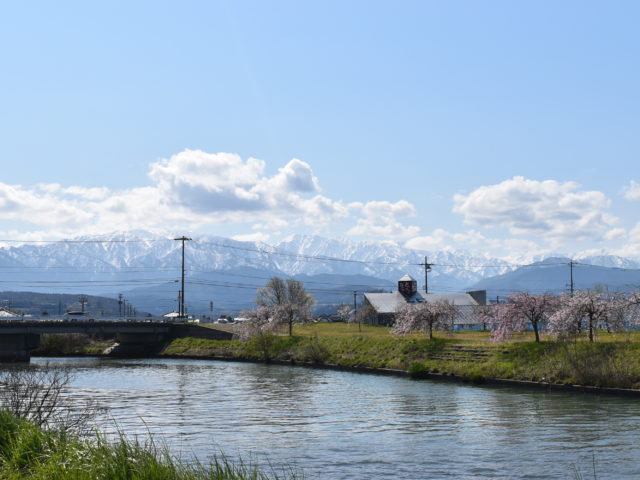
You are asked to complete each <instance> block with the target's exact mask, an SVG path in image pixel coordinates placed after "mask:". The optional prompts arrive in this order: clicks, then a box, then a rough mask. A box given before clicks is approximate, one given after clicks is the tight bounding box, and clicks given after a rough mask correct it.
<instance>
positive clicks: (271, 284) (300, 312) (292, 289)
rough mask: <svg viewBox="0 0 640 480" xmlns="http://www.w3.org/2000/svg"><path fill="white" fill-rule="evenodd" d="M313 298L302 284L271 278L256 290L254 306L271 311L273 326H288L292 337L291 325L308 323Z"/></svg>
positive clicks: (290, 280)
mask: <svg viewBox="0 0 640 480" xmlns="http://www.w3.org/2000/svg"><path fill="white" fill-rule="evenodd" d="M314 303H315V302H314V300H313V297H312V296H311V295H310V294H308V293H307V292H306V290H305V289H304V285H303V284H302V282H300V281H298V280H294V279H291V278H288V279H286V280H284V279H282V278H280V277H273V278H271V279H270V280H269V281H268V282H267V284H266V285H265V286H264V287H262V288H260V289H258V295H257V297H256V304H258V306H260V307H267V308H269V309H270V310H271V319H272V320H271V323H272V324H273V325H284V324H286V325H288V327H289V335H290V336H291V335H293V324H294V323H298V322H305V321H308V320H309V318H310V316H311V309H312V307H313V305H314Z"/></svg>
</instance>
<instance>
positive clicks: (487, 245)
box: [404, 228, 545, 256]
mask: <svg viewBox="0 0 640 480" xmlns="http://www.w3.org/2000/svg"><path fill="white" fill-rule="evenodd" d="M404 246H405V247H406V248H411V249H415V250H426V251H437V250H441V251H456V250H461V249H468V248H469V247H476V248H478V249H479V250H482V251H483V252H484V253H491V254H495V255H497V256H502V255H505V254H506V255H510V256H514V255H516V256H521V255H529V256H530V255H535V254H539V253H542V252H544V251H545V250H544V249H543V248H542V247H541V246H540V245H538V244H537V243H536V242H533V241H531V240H527V239H521V238H504V239H498V238H489V237H487V236H485V235H483V234H482V233H480V232H478V231H477V230H468V231H466V232H458V233H454V232H448V231H446V230H444V229H441V228H438V229H435V230H434V231H433V232H431V234H430V235H424V236H419V237H413V238H411V239H409V240H407V241H406V242H405V244H404Z"/></svg>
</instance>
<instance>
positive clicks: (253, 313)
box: [241, 307, 278, 340]
mask: <svg viewBox="0 0 640 480" xmlns="http://www.w3.org/2000/svg"><path fill="white" fill-rule="evenodd" d="M273 313H274V309H273V307H257V308H254V309H252V310H245V311H243V312H242V314H241V316H242V317H243V318H245V320H244V322H242V326H241V334H242V337H243V338H244V339H245V340H246V339H249V338H251V337H254V336H256V335H264V334H267V333H271V332H273V331H274V330H276V329H277V327H278V324H277V322H276V320H275V318H274V316H273Z"/></svg>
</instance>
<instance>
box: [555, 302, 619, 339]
mask: <svg viewBox="0 0 640 480" xmlns="http://www.w3.org/2000/svg"><path fill="white" fill-rule="evenodd" d="M621 308H622V307H621V302H619V301H616V302H613V301H612V300H611V299H608V298H607V295H606V294H603V293H601V292H595V291H592V290H579V291H577V292H575V293H574V295H573V296H570V295H563V296H562V299H561V306H560V308H559V309H558V310H557V311H556V312H555V313H554V314H553V315H552V316H551V318H550V319H549V331H551V332H554V333H580V332H581V331H582V330H583V329H584V328H587V329H588V331H589V341H590V342H593V341H594V331H595V329H596V328H598V327H606V328H607V329H609V330H614V329H620V328H622V327H623V326H624V321H623V319H624V316H623V315H620V311H621V310H620V309H621Z"/></svg>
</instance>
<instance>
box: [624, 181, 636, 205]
mask: <svg viewBox="0 0 640 480" xmlns="http://www.w3.org/2000/svg"><path fill="white" fill-rule="evenodd" d="M622 191H623V192H624V198H626V199H627V200H640V183H638V182H636V181H635V180H631V181H630V182H629V185H628V186H626V187H624V188H623V190H622Z"/></svg>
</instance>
